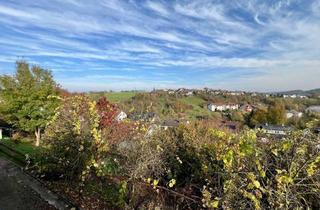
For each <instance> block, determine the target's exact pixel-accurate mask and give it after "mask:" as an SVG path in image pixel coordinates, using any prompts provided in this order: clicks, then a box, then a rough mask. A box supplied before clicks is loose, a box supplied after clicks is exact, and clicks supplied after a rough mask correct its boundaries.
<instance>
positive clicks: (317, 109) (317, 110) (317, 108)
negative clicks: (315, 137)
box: [306, 106, 320, 113]
mask: <svg viewBox="0 0 320 210" xmlns="http://www.w3.org/2000/svg"><path fill="white" fill-rule="evenodd" d="M306 112H309V113H320V106H309V107H308V108H307V109H306Z"/></svg>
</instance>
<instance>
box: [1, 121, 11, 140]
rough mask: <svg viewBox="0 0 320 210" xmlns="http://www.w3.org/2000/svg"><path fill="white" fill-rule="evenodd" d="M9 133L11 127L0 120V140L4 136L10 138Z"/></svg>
mask: <svg viewBox="0 0 320 210" xmlns="http://www.w3.org/2000/svg"><path fill="white" fill-rule="evenodd" d="M11 132H12V127H11V126H10V125H9V124H8V123H7V122H6V121H4V120H2V119H0V139H2V138H3V136H4V135H6V136H10V135H11Z"/></svg>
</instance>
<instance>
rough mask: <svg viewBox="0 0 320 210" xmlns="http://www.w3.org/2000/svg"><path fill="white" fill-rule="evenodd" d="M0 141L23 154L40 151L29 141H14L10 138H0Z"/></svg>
mask: <svg viewBox="0 0 320 210" xmlns="http://www.w3.org/2000/svg"><path fill="white" fill-rule="evenodd" d="M0 142H1V143H3V144H5V145H7V146H9V147H11V148H12V149H14V150H16V151H18V152H21V153H23V154H35V153H37V152H39V151H40V149H39V148H36V147H35V146H34V145H32V143H31V142H29V141H25V140H22V141H21V142H17V143H15V142H14V141H12V140H11V139H9V138H5V139H2V140H0Z"/></svg>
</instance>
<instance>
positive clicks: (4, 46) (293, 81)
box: [0, 0, 320, 90]
mask: <svg viewBox="0 0 320 210" xmlns="http://www.w3.org/2000/svg"><path fill="white" fill-rule="evenodd" d="M319 14H320V0H310V1H302V0H290V1H289V0H280V1H263V2H261V1H258V0H250V1H235V0H234V1H210V0H199V1H188V0H182V1H152V0H143V1H138V0H129V1H124V0H100V1H98V0H95V1H90V2H88V1H84V0H79V1H76V0H63V1H62V0H52V1H32V0H26V1H18V0H13V1H3V2H1V3H0V50H1V54H0V73H8V72H13V70H14V69H13V67H14V60H15V59H17V58H21V57H23V58H25V59H27V60H29V61H31V62H34V63H39V64H43V65H45V67H46V68H50V69H52V70H53V72H54V74H55V76H56V78H57V79H58V80H59V82H60V83H61V84H62V85H65V86H67V87H68V88H70V89H74V90H75V89H77V90H79V89H81V88H83V90H86V89H94V81H95V80H97V81H99V85H97V89H102V88H106V89H109V88H110V89H117V88H118V87H116V86H117V84H116V83H119V82H120V81H121V88H120V89H126V88H127V89H131V88H150V87H151V86H152V87H153V86H157V87H163V86H168V87H178V86H190V87H202V86H211V87H217V86H219V88H224V86H225V87H232V88H236V89H259V90H264V89H271V87H270V84H272V86H273V87H272V89H277V88H278V89H289V88H292V87H295V88H314V87H317V85H319V84H317V83H316V82H315V81H314V78H316V77H317V76H320V75H319V74H320V73H319V72H320V69H319V68H318V66H319V62H320V61H319V60H320V47H319V46H318V43H320V36H319V34H320V15H319ZM8 69H9V70H8ZM186 71H187V72H189V73H188V74H186V73H184V72H186ZM301 72H308V73H301ZM110 74H112V75H111V76H110ZM90 75H96V76H98V77H99V78H98V77H95V78H94V77H90ZM191 75H192V76H193V77H194V78H197V80H195V79H193V80H192V81H191V80H190V76H191ZM212 75H214V76H212ZM279 75H282V76H281V77H279ZM285 75H287V78H289V79H286V76H285ZM295 75H298V76H295ZM79 80H81V84H82V85H81V86H78V85H77V81H79ZM86 81H87V82H86ZM138 81H139V82H138ZM256 81H259V82H256ZM264 81H265V82H264ZM272 81H274V82H272ZM302 81H304V82H302ZM104 83H106V84H108V85H106V84H104ZM249 83H250V84H249ZM78 84H79V83H78ZM98 86H99V87H98ZM113 86H114V87H113ZM118 89H119V88H118Z"/></svg>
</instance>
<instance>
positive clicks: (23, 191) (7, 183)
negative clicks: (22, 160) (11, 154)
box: [0, 157, 70, 210]
mask: <svg viewBox="0 0 320 210" xmlns="http://www.w3.org/2000/svg"><path fill="white" fill-rule="evenodd" d="M49 203H50V204H49ZM54 206H55V207H57V208H58V209H70V208H67V207H65V203H63V202H61V201H59V199H58V198H57V197H56V196H55V195H53V194H52V193H51V192H50V191H48V190H46V189H45V188H43V187H42V186H41V184H40V183H38V182H37V181H36V180H34V179H32V178H31V177H29V176H28V175H26V174H24V173H23V171H22V170H21V169H20V168H19V167H18V166H16V165H15V164H13V163H11V162H9V161H7V160H5V159H3V158H1V157H0V210H55V209H57V208H55V207H54Z"/></svg>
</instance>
